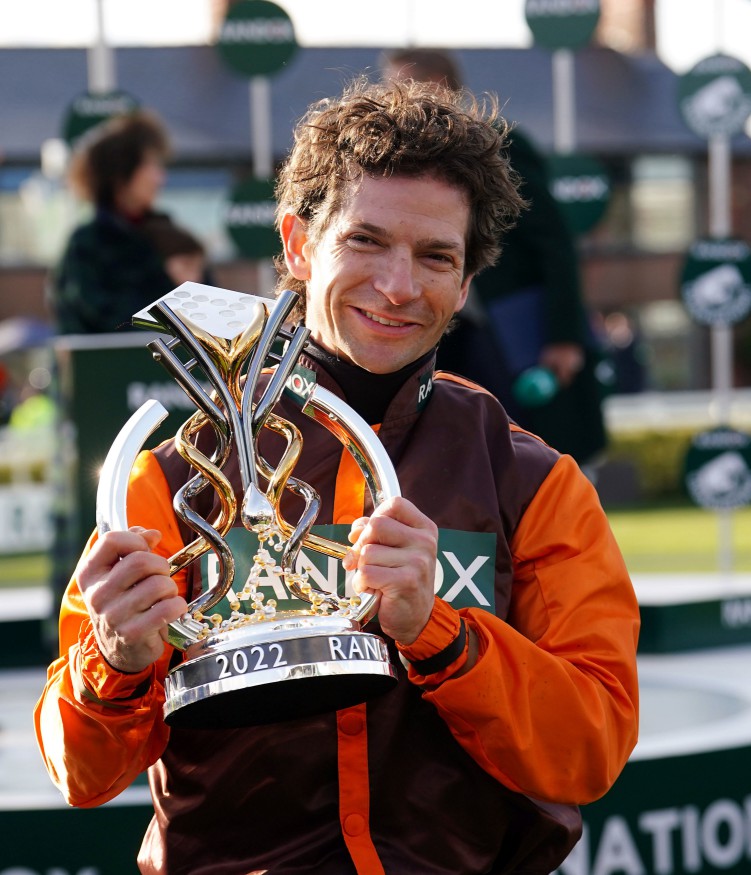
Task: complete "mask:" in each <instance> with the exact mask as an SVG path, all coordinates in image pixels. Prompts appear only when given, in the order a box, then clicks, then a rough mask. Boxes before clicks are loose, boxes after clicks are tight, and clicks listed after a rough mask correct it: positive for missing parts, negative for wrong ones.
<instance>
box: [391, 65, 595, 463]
mask: <svg viewBox="0 0 751 875" xmlns="http://www.w3.org/2000/svg"><path fill="white" fill-rule="evenodd" d="M381 69H382V75H383V77H384V78H386V79H389V78H409V79H416V80H418V81H423V82H435V83H437V84H442V85H448V86H449V87H450V88H452V89H455V90H456V89H459V88H461V87H462V86H463V81H462V80H463V77H462V76H461V73H460V70H459V65H458V62H457V60H456V58H455V57H454V55H452V54H451V53H450V52H448V51H445V50H443V49H415V48H407V49H395V50H391V51H387V52H386V53H384V55H383V57H382V59H381ZM507 155H508V158H509V161H510V163H511V166H512V167H513V169H514V170H515V171H516V172H517V173H518V174H519V176H520V177H521V181H522V184H521V188H520V192H521V195H522V197H523V198H524V199H525V201H526V202H527V208H526V210H524V211H523V212H522V214H521V215H520V217H519V220H518V222H517V224H516V226H515V227H514V228H512V229H511V231H510V232H509V233H508V234H507V235H506V236H505V238H504V241H503V247H502V251H501V256H500V258H499V259H498V260H497V261H496V263H495V264H494V265H493V266H492V267H489V268H488V269H487V270H484V271H482V273H480V274H479V275H478V276H477V277H476V278H475V280H474V281H473V284H472V290H471V294H470V299H469V301H468V304H467V305H465V308H464V310H463V311H462V313H460V314H459V315H458V317H457V319H456V325H455V327H454V328H453V330H452V331H451V332H450V333H448V334H447V335H446V337H444V338H443V340H442V341H441V345H440V347H439V349H438V366H439V367H441V368H444V369H445V370H448V371H454V372H455V373H459V374H461V375H463V376H466V377H469V378H470V379H472V380H475V381H476V382H478V383H480V384H481V385H483V386H484V387H485V388H486V389H488V390H490V391H491V392H493V394H494V395H496V396H497V397H498V398H499V400H500V401H501V402H502V403H503V406H504V407H505V408H506V411H507V412H508V414H509V416H510V417H511V418H512V419H514V420H515V421H516V422H517V423H518V424H519V425H521V426H522V427H524V428H527V429H529V430H530V431H532V432H534V433H535V434H537V435H539V436H540V437H542V438H543V439H544V440H545V441H546V442H547V443H549V444H550V445H551V446H553V447H555V449H557V450H559V451H560V452H562V453H568V454H570V455H572V456H573V457H574V458H575V459H576V460H577V462H579V464H580V465H587V464H589V463H593V462H595V461H596V460H597V457H598V455H599V454H600V453H601V451H602V450H603V449H604V448H605V445H606V433H605V425H604V420H603V415H602V406H601V405H602V393H603V387H602V386H601V385H600V383H599V381H598V380H597V377H596V373H595V368H596V366H597V363H598V361H599V358H600V351H599V349H598V346H597V343H596V341H595V340H594V335H593V333H592V331H591V328H590V325H589V321H588V314H587V310H586V307H585V305H584V303H583V300H582V296H581V289H580V279H579V266H578V254H577V252H576V246H575V242H574V239H573V236H572V234H571V232H570V231H569V229H568V227H567V225H566V222H565V219H564V217H563V215H562V212H561V210H560V208H559V207H558V205H557V203H556V201H555V199H554V198H553V196H552V194H551V192H550V189H549V187H548V177H547V168H546V163H545V160H544V158H543V156H542V155H541V154H540V153H539V152H538V151H537V149H536V148H535V146H534V145H533V144H532V142H531V141H530V140H529V139H528V138H527V137H526V136H524V135H523V134H522V133H521V132H520V131H519V128H518V127H516V126H514V127H513V128H512V129H511V131H510V134H509V137H508V141H507Z"/></svg>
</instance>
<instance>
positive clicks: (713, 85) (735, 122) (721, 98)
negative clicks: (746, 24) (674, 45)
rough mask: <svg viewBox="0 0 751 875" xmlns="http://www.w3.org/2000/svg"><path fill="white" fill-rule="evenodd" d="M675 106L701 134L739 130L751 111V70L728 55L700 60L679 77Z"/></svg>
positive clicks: (730, 134)
mask: <svg viewBox="0 0 751 875" xmlns="http://www.w3.org/2000/svg"><path fill="white" fill-rule="evenodd" d="M678 108H679V110H680V113H681V115H682V116H683V120H684V121H685V122H686V124H687V125H688V127H689V128H690V129H691V130H692V131H693V132H694V133H695V134H699V136H700V137H713V136H728V137H732V136H734V135H735V134H738V133H740V132H741V131H742V130H743V127H744V125H745V124H746V119H747V118H748V117H749V114H751V70H749V69H748V67H747V66H746V65H745V64H744V63H743V62H742V61H739V60H738V59H737V58H731V57H730V56H729V55H723V54H717V55H712V56H711V57H709V58H705V59H704V60H703V61H699V63H698V64H696V65H695V66H694V67H693V68H692V69H691V70H689V71H688V73H684V75H683V76H681V77H680V79H679V80H678Z"/></svg>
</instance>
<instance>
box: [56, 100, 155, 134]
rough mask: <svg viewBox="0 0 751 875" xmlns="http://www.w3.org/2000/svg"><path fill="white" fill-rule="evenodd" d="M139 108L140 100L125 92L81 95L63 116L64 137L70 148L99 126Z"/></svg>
mask: <svg viewBox="0 0 751 875" xmlns="http://www.w3.org/2000/svg"><path fill="white" fill-rule="evenodd" d="M138 106H139V102H138V100H137V99H136V98H135V97H133V95H132V94H128V93H127V92H125V91H108V92H106V93H104V94H95V93H93V92H91V91H87V92H85V93H84V94H79V95H78V97H76V98H75V100H73V102H72V103H71V104H70V106H69V107H68V108H67V110H66V111H65V115H64V116H63V121H62V137H63V139H64V140H65V141H66V143H68V145H69V146H73V145H75V143H76V141H77V140H78V139H79V138H80V137H82V136H83V135H84V134H85V133H86V132H87V131H89V130H91V129H92V128H94V127H96V126H97V125H98V124H101V123H102V122H105V121H107V119H110V118H113V117H115V116H119V115H127V114H128V113H131V112H133V111H134V110H136V109H138Z"/></svg>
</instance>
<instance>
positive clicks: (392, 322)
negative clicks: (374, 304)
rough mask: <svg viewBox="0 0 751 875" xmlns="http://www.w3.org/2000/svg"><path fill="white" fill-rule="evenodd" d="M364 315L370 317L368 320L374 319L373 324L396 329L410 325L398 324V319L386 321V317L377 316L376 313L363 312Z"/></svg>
mask: <svg viewBox="0 0 751 875" xmlns="http://www.w3.org/2000/svg"><path fill="white" fill-rule="evenodd" d="M363 313H364V314H365V315H366V316H367V317H368V319H372V320H373V322H378V323H379V324H380V325H390V326H392V327H394V328H403V327H404V326H405V325H408V324H409V323H407V322H398V321H397V320H396V319H386V317H385V316H377V315H376V314H375V313H371V312H370V311H369V310H363Z"/></svg>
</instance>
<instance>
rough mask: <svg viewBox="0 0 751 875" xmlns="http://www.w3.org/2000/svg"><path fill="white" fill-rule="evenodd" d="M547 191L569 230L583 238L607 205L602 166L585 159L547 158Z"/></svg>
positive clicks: (607, 179) (607, 180)
mask: <svg viewBox="0 0 751 875" xmlns="http://www.w3.org/2000/svg"><path fill="white" fill-rule="evenodd" d="M548 167H549V169H550V191H551V192H552V194H553V197H554V198H555V199H556V200H557V201H558V203H559V204H560V206H561V209H562V211H563V214H564V216H565V218H566V221H567V222H568V225H569V227H570V228H571V229H572V231H574V232H575V233H577V234H584V233H586V232H587V231H589V230H590V229H591V228H593V227H594V226H595V225H596V224H597V223H598V222H599V221H600V219H601V218H602V217H603V215H604V214H605V211H606V209H607V207H608V204H609V202H610V177H609V176H608V172H607V170H606V169H605V167H603V165H602V164H601V163H600V162H599V161H598V160H597V159H596V158H593V157H591V156H589V155H581V154H573V155H551V156H549V158H548Z"/></svg>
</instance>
